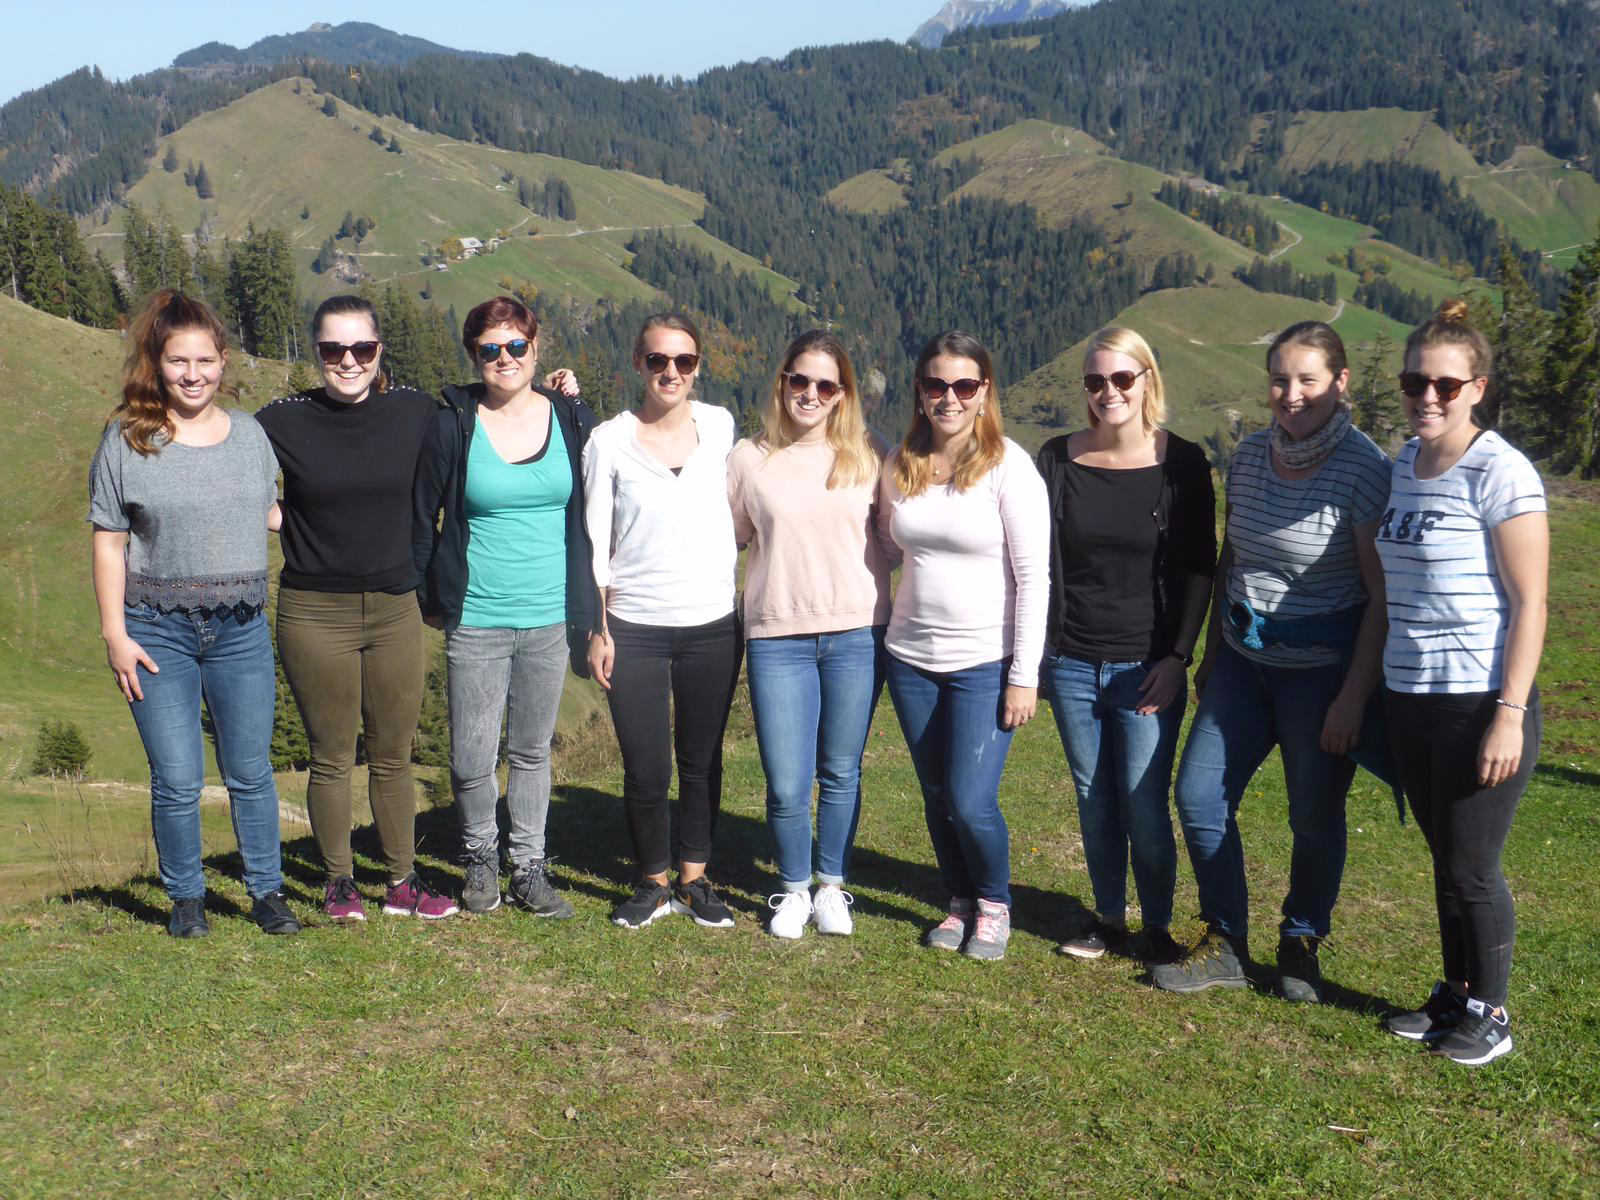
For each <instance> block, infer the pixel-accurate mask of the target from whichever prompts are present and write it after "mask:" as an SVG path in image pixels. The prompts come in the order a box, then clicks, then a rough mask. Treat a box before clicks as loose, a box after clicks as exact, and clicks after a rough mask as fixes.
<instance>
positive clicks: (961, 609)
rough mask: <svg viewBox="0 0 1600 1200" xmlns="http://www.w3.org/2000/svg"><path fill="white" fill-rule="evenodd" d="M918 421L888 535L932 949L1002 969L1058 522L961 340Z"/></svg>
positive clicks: (898, 453)
mask: <svg viewBox="0 0 1600 1200" xmlns="http://www.w3.org/2000/svg"><path fill="white" fill-rule="evenodd" d="M913 378H914V381H915V386H916V407H915V410H914V411H913V413H912V417H911V427H910V429H908V430H907V432H906V436H905V440H904V441H902V442H901V443H900V446H899V447H898V448H897V449H896V450H895V451H894V452H893V453H892V454H891V455H890V456H889V459H888V461H887V462H886V463H885V464H884V470H883V479H882V483H881V484H880V492H879V507H878V522H879V532H880V540H881V541H883V543H884V547H885V550H886V551H887V552H888V553H889V554H890V555H891V557H896V558H898V559H900V561H901V562H902V564H903V568H902V573H901V578H900V588H899V591H898V592H897V593H896V595H895V598H894V611H893V615H892V616H891V617H890V620H889V630H888V634H887V636H886V638H885V645H886V646H887V648H888V651H889V655H888V664H887V667H888V670H887V674H888V679H887V682H888V685H889V695H890V697H891V698H892V699H893V701H894V707H895V712H896V714H897V715H898V716H899V718H900V727H901V729H902V730H903V731H904V732H905V737H906V743H907V744H908V745H909V747H910V749H911V757H912V761H913V763H914V764H915V765H916V770H917V779H918V781H919V782H920V783H921V785H922V796H923V804H924V809H925V812H926V816H927V821H928V835H929V837H930V838H932V840H933V851H934V856H935V858H937V859H938V862H939V870H940V873H941V874H942V875H943V876H944V881H945V885H946V887H948V888H949V890H950V908H949V915H948V916H947V917H946V918H945V919H944V921H942V922H941V923H940V924H939V925H937V926H935V927H934V928H933V929H932V930H930V931H929V933H928V935H927V937H926V939H925V942H926V944H927V945H929V946H931V947H934V948H937V949H945V950H957V949H959V950H962V951H963V952H964V953H965V954H966V955H967V956H968V957H969V958H976V959H998V958H1002V957H1004V955H1005V948H1006V942H1007V940H1008V939H1009V938H1010V935H1011V850H1010V841H1009V834H1008V831H1007V829H1006V822H1005V817H1004V816H1003V815H1002V814H1001V812H1000V798H999V795H1000V774H1001V771H1002V769H1003V768H1004V766H1005V759H1006V752H1007V751H1008V750H1009V749H1010V746H1011V735H1012V733H1013V732H1014V731H1015V730H1016V729H1018V728H1019V727H1020V726H1022V725H1024V724H1026V723H1027V722H1028V721H1029V720H1030V719H1031V718H1032V716H1033V713H1034V709H1035V707H1036V705H1037V702H1038V685H1039V661H1040V658H1041V656H1042V654H1043V650H1044V629H1045V615H1046V611H1047V609H1048V606H1049V591H1050V580H1049V575H1050V512H1049V502H1048V500H1047V497H1046V494H1045V486H1044V481H1043V480H1042V479H1041V478H1040V477H1039V472H1038V471H1037V470H1036V469H1035V467H1034V465H1033V459H1032V458H1031V457H1030V456H1029V454H1028V453H1027V451H1025V450H1023V449H1022V447H1020V446H1018V445H1017V444H1016V443H1015V442H1013V441H1011V440H1009V439H1008V438H1006V437H1005V436H1004V433H1003V432H1002V424H1001V420H1000V390H999V385H998V383H997V382H996V380H995V378H994V369H993V366H992V365H991V362H990V358H989V352H988V351H987V350H986V349H985V348H984V347H983V344H982V343H980V342H979V341H978V340H977V339H976V338H974V337H972V336H971V335H969V334H966V333H962V332H960V331H959V330H948V331H946V332H944V333H941V334H940V335H939V336H937V337H935V338H934V339H933V340H932V341H930V342H929V343H928V344H927V345H926V346H924V347H923V349H922V353H921V354H919V355H918V356H917V362H916V367H915V369H914V371H913Z"/></svg>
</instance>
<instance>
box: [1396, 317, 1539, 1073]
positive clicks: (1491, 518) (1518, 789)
mask: <svg viewBox="0 0 1600 1200" xmlns="http://www.w3.org/2000/svg"><path fill="white" fill-rule="evenodd" d="M1465 316H1466V305H1465V304H1464V303H1463V302H1461V301H1459V300H1451V301H1446V302H1445V303H1444V304H1443V305H1442V306H1441V307H1440V309H1439V313H1438V315H1437V316H1435V317H1434V318H1433V319H1432V320H1430V321H1428V322H1427V323H1426V324H1423V325H1421V326H1419V327H1418V328H1417V329H1416V330H1414V331H1413V332H1412V334H1411V336H1410V337H1409V338H1408V339H1407V340H1406V369H1405V373H1404V374H1402V375H1401V376H1400V390H1401V392H1402V393H1403V395H1404V397H1405V411H1406V419H1407V421H1409V422H1410V425H1411V429H1412V432H1414V433H1415V434H1416V435H1417V436H1416V437H1414V438H1412V439H1411V440H1410V441H1409V442H1407V443H1406V445H1405V448H1404V449H1403V450H1402V451H1401V452H1400V457H1399V458H1398V459H1397V460H1396V461H1395V464H1394V484H1393V488H1392V489H1391V493H1390V497H1389V507H1388V510H1387V511H1386V512H1385V513H1384V514H1383V519H1382V520H1381V521H1380V522H1379V523H1378V553H1379V556H1380V557H1381V558H1382V560H1383V570H1384V577H1385V586H1386V591H1387V596H1388V606H1389V637H1388V642H1387V644H1386V645H1385V647H1384V652H1383V670H1384V676H1385V680H1386V682H1387V685H1388V686H1387V695H1386V699H1387V701H1388V706H1389V713H1390V732H1391V735H1392V739H1393V742H1394V749H1395V758H1396V760H1397V761H1398V763H1399V765H1400V772H1401V777H1402V779H1403V781H1404V783H1405V790H1406V794H1407V795H1408V796H1410V797H1411V810H1412V812H1414V813H1415V814H1416V817H1417V825H1418V826H1419V827H1420V828H1421V829H1422V833H1423V836H1424V837H1425V838H1427V840H1428V849H1429V850H1430V851H1431V852H1432V854H1433V878H1434V895H1435V899H1436V902H1437V904H1438V908H1439V940H1440V944H1441V946H1442V948H1443V952H1444V977H1445V980H1446V982H1444V983H1440V984H1437V985H1435V987H1434V990H1433V994H1432V995H1431V996H1430V997H1429V998H1428V1002H1427V1003H1426V1004H1424V1005H1423V1007H1422V1008H1421V1009H1419V1010H1418V1011H1416V1012H1410V1013H1403V1014H1401V1015H1399V1016H1397V1017H1392V1018H1391V1019H1390V1020H1389V1022H1388V1025H1389V1029H1390V1031H1391V1032H1393V1033H1396V1034H1398V1035H1400V1036H1401V1037H1405V1038H1411V1039H1413V1040H1416V1041H1426V1042H1432V1043H1434V1050H1435V1051H1436V1052H1437V1053H1439V1054H1442V1055H1445V1056H1446V1057H1448V1058H1451V1059H1454V1060H1455V1061H1456V1062H1459V1063H1464V1064H1466V1065H1468V1066H1477V1065H1478V1064H1480V1063H1486V1062H1488V1061H1490V1060H1491V1059H1494V1058H1498V1057H1499V1056H1500V1055H1502V1054H1504V1053H1506V1052H1507V1051H1508V1050H1510V1049H1511V1022H1510V1020H1509V1019H1508V1018H1507V1016H1506V1011H1505V1001H1506V987H1507V979H1508V976H1509V974H1510V970H1511V944H1512V941H1513V940H1514V938H1515V935H1516V917H1515V915H1514V913H1513V911H1512V906H1511V892H1510V889H1508V888H1507V887H1506V880H1505V876H1504V874H1502V873H1501V870H1500V853H1501V851H1502V850H1503V849H1504V847H1505V844H1506V836H1507V834H1509V833H1510V831H1511V818H1512V815H1513V814H1514V813H1515V812H1516V808H1517V802H1518V800H1520V799H1521V797H1522V792H1523V789H1524V788H1526V787H1527V784H1528V777H1529V776H1530V775H1531V774H1532V773H1533V765H1534V761H1535V760H1536V759H1537V758H1538V757H1539V735H1540V731H1541V720H1540V714H1539V691H1538V688H1536V687H1535V686H1534V682H1533V676H1534V672H1535V671H1536V670H1537V669H1538V666H1539V655H1540V652H1541V650H1542V649H1543V646H1544V625H1545V592H1546V585H1547V582H1548V577H1549V565H1550V530H1549V525H1548V524H1547V519H1546V517H1545V499H1544V485H1543V484H1542V483H1541V482H1540V480H1539V476H1538V473H1537V472H1536V471H1534V469H1533V467H1532V466H1531V465H1530V464H1529V462H1528V460H1527V459H1526V458H1524V457H1523V456H1522V455H1521V454H1520V453H1518V452H1517V451H1516V450H1515V449H1513V448H1512V447H1511V446H1510V445H1509V444H1507V442H1506V441H1505V440H1504V439H1503V438H1501V437H1500V436H1499V434H1496V433H1494V432H1493V431H1490V430H1484V429H1480V428H1479V427H1478V426H1477V425H1476V424H1475V423H1474V422H1473V419H1472V410H1473V409H1474V408H1475V407H1476V406H1477V405H1478V404H1479V403H1481V402H1482V400H1483V395H1484V389H1485V388H1486V386H1487V385H1488V382H1489V381H1488V375H1489V367H1490V352H1489V343H1488V341H1487V340H1486V339H1485V338H1484V336H1483V335H1482V334H1481V333H1479V332H1478V331H1477V330H1476V329H1473V328H1472V327H1471V326H1470V325H1466V324H1464V323H1463V319H1464V318H1465Z"/></svg>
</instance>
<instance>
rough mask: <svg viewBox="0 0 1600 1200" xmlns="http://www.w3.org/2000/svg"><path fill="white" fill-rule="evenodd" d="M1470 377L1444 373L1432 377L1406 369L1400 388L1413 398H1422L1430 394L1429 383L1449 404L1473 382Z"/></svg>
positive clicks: (1442, 400)
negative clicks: (1464, 377)
mask: <svg viewBox="0 0 1600 1200" xmlns="http://www.w3.org/2000/svg"><path fill="white" fill-rule="evenodd" d="M1471 382H1472V380H1470V379H1451V378H1450V376H1448V375H1444V376H1441V377H1440V378H1438V379H1430V378H1428V376H1426V375H1423V374H1422V373H1421V372H1418V371H1406V372H1403V373H1402V374H1401V376H1400V390H1401V391H1402V392H1404V393H1405V394H1406V395H1408V396H1410V397H1411V398H1412V399H1413V400H1420V399H1422V397H1424V396H1426V395H1427V394H1428V385H1429V384H1432V385H1433V391H1434V394H1435V395H1436V396H1438V397H1439V400H1440V402H1441V403H1443V404H1449V403H1450V401H1452V400H1454V399H1455V398H1456V397H1457V396H1459V395H1460V394H1461V389H1462V388H1464V387H1466V386H1467V384H1469V383H1471Z"/></svg>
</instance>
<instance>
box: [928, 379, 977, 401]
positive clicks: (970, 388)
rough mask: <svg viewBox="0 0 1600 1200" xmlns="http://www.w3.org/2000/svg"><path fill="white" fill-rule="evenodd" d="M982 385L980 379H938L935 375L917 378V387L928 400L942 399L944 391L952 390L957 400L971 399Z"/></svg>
mask: <svg viewBox="0 0 1600 1200" xmlns="http://www.w3.org/2000/svg"><path fill="white" fill-rule="evenodd" d="M982 386H983V380H981V379H940V378H939V377H938V376H937V375H924V376H923V377H922V378H921V379H919V380H917V389H918V390H919V391H920V392H921V393H922V394H923V395H924V396H926V397H927V398H928V399H929V400H942V399H944V394H945V393H946V392H954V393H955V394H956V399H957V400H971V399H972V398H973V397H974V396H976V395H977V394H978V389H979V388H981V387H982Z"/></svg>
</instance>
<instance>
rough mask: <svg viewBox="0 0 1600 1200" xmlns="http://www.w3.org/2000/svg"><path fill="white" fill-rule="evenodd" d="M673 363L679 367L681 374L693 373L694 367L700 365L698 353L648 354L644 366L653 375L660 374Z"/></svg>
mask: <svg viewBox="0 0 1600 1200" xmlns="http://www.w3.org/2000/svg"><path fill="white" fill-rule="evenodd" d="M668 363H671V364H672V365H673V366H675V367H677V368H678V374H679V375H693V374H694V369H695V368H696V367H698V366H699V365H700V356H699V355H698V354H659V353H655V354H646V355H645V356H644V368H645V370H647V371H649V372H650V374H652V375H659V374H661V372H663V371H665V370H666V369H667V364H668Z"/></svg>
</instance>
